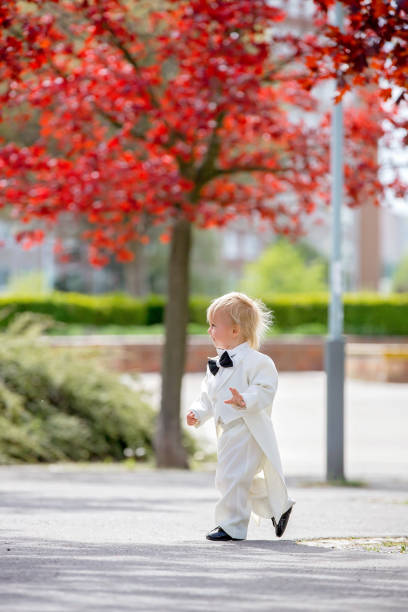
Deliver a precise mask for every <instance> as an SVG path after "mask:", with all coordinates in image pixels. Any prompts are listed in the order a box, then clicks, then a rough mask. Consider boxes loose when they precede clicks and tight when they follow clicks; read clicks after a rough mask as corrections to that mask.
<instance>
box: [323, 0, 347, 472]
mask: <svg viewBox="0 0 408 612" xmlns="http://www.w3.org/2000/svg"><path fill="white" fill-rule="evenodd" d="M335 25H337V26H338V27H339V28H340V29H342V26H343V6H342V4H341V3H340V2H336V5H335ZM331 179H332V180H331V257H330V303H329V336H328V337H327V338H326V342H325V353H324V361H325V370H326V478H327V480H338V479H344V344H345V342H344V336H343V302H342V262H341V236H342V232H341V206H342V200H343V182H344V176H343V108H342V103H341V102H338V103H337V104H335V105H334V108H333V111H332V132H331Z"/></svg>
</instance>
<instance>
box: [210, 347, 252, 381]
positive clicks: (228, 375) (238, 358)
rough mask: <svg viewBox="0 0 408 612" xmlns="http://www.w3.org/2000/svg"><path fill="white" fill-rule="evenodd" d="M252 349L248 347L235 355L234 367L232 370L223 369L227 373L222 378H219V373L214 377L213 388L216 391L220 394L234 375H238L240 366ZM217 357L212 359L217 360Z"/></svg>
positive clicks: (233, 358)
mask: <svg viewBox="0 0 408 612" xmlns="http://www.w3.org/2000/svg"><path fill="white" fill-rule="evenodd" d="M250 348H251V347H250V346H248V347H246V348H244V349H243V350H240V351H239V353H238V354H237V355H235V357H231V359H232V362H233V364H234V365H233V366H232V368H223V369H225V372H223V374H222V377H221V376H220V378H217V376H218V373H217V374H216V375H215V376H214V387H213V388H214V391H217V392H218V391H220V390H221V389H223V388H224V387H225V385H226V384H227V383H228V381H229V379H230V378H231V377H232V375H233V374H236V372H237V366H238V364H239V363H240V362H241V361H242V360H243V359H244V357H245V356H246V355H247V354H248V351H249V349H250ZM217 357H218V355H217V356H216V357H210V359H217Z"/></svg>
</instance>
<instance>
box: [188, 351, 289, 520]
mask: <svg viewBox="0 0 408 612" xmlns="http://www.w3.org/2000/svg"><path fill="white" fill-rule="evenodd" d="M231 352H233V350H231ZM213 359H216V357H213ZM232 360H233V367H230V368H225V371H224V372H223V375H222V377H220V379H219V382H216V379H217V376H218V374H219V372H218V373H217V374H216V375H215V376H214V374H212V373H211V371H210V369H209V367H208V365H207V371H206V374H205V376H204V378H203V380H202V382H201V389H200V395H199V396H198V397H197V399H196V400H195V401H194V402H193V403H192V404H191V406H190V410H192V411H193V412H194V414H195V416H196V417H197V419H199V422H198V423H196V425H195V426H194V427H196V428H197V427H201V425H202V424H203V423H205V422H206V421H207V420H208V419H209V418H211V417H214V418H215V421H216V422H217V419H218V417H219V416H220V417H221V419H222V420H223V421H224V422H225V423H226V422H229V421H231V420H233V419H234V418H238V417H243V419H244V420H245V422H246V424H247V426H248V428H249V430H250V432H251V434H252V435H253V436H254V438H255V439H256V441H257V442H258V444H259V445H260V447H261V448H262V450H263V452H264V453H265V455H266V459H267V460H266V462H265V465H264V470H263V471H264V478H265V481H264V482H261V483H260V482H259V479H258V482H257V483H254V486H255V488H256V487H257V486H258V488H259V486H261V488H262V487H263V486H265V484H266V488H267V490H268V497H269V500H270V502H271V504H272V505H273V510H274V516H275V518H276V519H277V520H279V518H280V516H281V514H283V512H285V511H286V510H287V509H288V508H289V507H290V506H292V505H293V503H295V502H294V500H292V499H290V498H289V497H288V494H287V489H286V483H285V478H284V475H283V470H282V464H281V458H280V454H279V449H278V444H277V440H276V436H275V431H274V427H273V424H272V420H271V414H272V405H273V400H274V397H275V394H276V391H277V387H278V372H277V369H276V367H275V363H274V361H273V360H272V359H271V358H270V357H269V356H268V355H265V354H264V353H260V352H259V351H257V350H255V349H253V348H251V347H250V346H249V344H248V345H247V346H246V347H245V349H244V350H241V351H239V352H238V354H237V355H236V356H235V357H233V359H232ZM229 387H234V388H236V389H237V390H238V391H239V393H240V394H241V395H242V397H243V398H244V400H245V403H246V408H239V407H238V406H234V404H225V403H224V400H226V399H231V397H232V393H231V391H230V389H229ZM262 480H263V479H262Z"/></svg>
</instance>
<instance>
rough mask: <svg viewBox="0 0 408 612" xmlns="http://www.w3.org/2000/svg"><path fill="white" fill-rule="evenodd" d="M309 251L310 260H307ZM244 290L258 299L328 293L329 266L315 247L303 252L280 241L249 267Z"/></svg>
mask: <svg viewBox="0 0 408 612" xmlns="http://www.w3.org/2000/svg"><path fill="white" fill-rule="evenodd" d="M305 251H306V253H307V254H308V256H307V258H305V257H304V253H305ZM240 287H241V290H242V291H246V292H248V293H250V294H252V295H256V296H262V295H266V294H267V293H296V292H299V291H304V292H307V291H325V290H326V289H327V262H326V261H325V259H324V258H323V257H322V256H321V255H319V254H318V253H316V252H313V250H312V248H311V247H309V246H307V247H306V248H305V249H302V247H301V246H300V245H297V244H296V245H294V244H291V243H290V242H288V241H287V240H286V239H284V238H279V239H278V240H277V241H276V242H275V243H274V244H272V245H271V246H270V247H268V248H266V249H265V250H264V251H263V253H262V254H261V255H260V257H259V258H258V259H257V260H256V261H254V262H251V263H249V264H247V265H246V266H245V269H244V275H243V278H242V280H241V283H240Z"/></svg>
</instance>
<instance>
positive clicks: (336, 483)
mask: <svg viewBox="0 0 408 612" xmlns="http://www.w3.org/2000/svg"><path fill="white" fill-rule="evenodd" d="M302 486H303V487H367V486H368V484H367V483H366V482H364V480H347V478H339V479H336V480H311V481H307V482H304V483H302Z"/></svg>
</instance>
